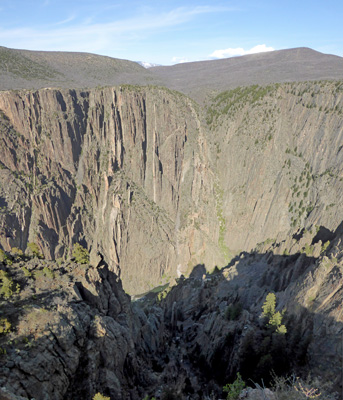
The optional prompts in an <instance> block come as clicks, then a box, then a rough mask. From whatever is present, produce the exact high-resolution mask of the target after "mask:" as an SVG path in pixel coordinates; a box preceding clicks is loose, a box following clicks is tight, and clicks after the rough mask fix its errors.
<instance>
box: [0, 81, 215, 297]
mask: <svg viewBox="0 0 343 400" xmlns="http://www.w3.org/2000/svg"><path fill="white" fill-rule="evenodd" d="M0 109H1V110H2V112H3V114H2V118H1V139H2V141H3V143H4V146H3V151H2V154H1V168H2V169H1V171H0V172H1V178H0V179H1V189H0V190H1V192H0V196H1V197H0V199H1V202H2V204H1V205H2V215H1V222H0V224H1V225H0V226H1V239H0V241H1V246H2V247H3V248H4V249H5V250H9V249H10V247H13V246H15V247H21V248H23V249H24V248H25V247H26V243H27V242H28V241H34V242H37V243H38V244H39V245H40V247H41V249H42V252H43V253H44V254H45V256H47V257H49V258H58V257H61V256H64V255H66V254H68V252H69V251H70V248H71V246H72V244H73V243H74V242H82V243H83V244H84V245H86V246H87V247H88V248H89V249H92V255H94V254H96V253H97V251H98V250H101V252H102V253H103V254H104V256H105V259H106V261H107V262H108V263H109V264H110V265H112V266H114V267H116V268H117V273H118V274H121V277H122V279H123V282H124V285H125V288H126V289H127V290H130V291H131V292H136V293H137V292H139V291H143V290H146V289H148V288H149V287H152V286H156V285H157V284H159V282H160V281H162V280H166V279H167V278H168V279H170V277H173V276H176V275H177V274H181V273H185V272H186V271H187V269H188V268H189V265H188V263H189V262H190V260H193V261H192V263H191V264H190V265H193V263H194V262H196V261H198V260H200V259H201V260H206V261H207V262H208V263H209V265H214V263H215V262H218V260H220V259H221V257H220V255H219V257H218V256H216V254H215V253H216V251H215V249H216V246H215V245H214V244H212V241H213V239H214V238H215V237H216V236H218V227H217V223H216V215H215V206H214V204H215V200H214V196H213V177H212V172H211V170H210V168H209V161H208V160H209V154H208V148H207V144H206V139H205V135H204V132H203V128H202V127H201V124H200V121H199V117H198V114H197V110H196V105H195V104H194V103H192V102H191V101H190V100H189V99H187V98H185V97H183V96H182V95H179V94H177V93H171V92H169V91H166V90H164V89H142V88H141V89H140V88H134V89H132V88H130V87H126V88H117V89H111V88H107V89H103V90H95V89H94V90H92V91H90V92H82V91H72V90H65V91H57V90H48V89H47V90H40V91H38V92H19V93H17V92H3V93H1V96H0ZM195 225H196V228H195ZM201 228H202V229H201ZM119 265H120V269H119ZM129 265H130V267H129Z"/></svg>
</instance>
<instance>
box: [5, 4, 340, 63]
mask: <svg viewBox="0 0 343 400" xmlns="http://www.w3.org/2000/svg"><path fill="white" fill-rule="evenodd" d="M342 20H343V2H342V1H341V0H339V1H336V0H335V1H331V0H325V1H324V0H321V1H317V0H312V1H307V0H297V1H282V0H281V1H275V0H273V1H263V0H256V1H245V0H241V1H219V0H211V1H210V0H208V1H205V0H200V1H193V0H184V1H179V0H173V1H169V0H165V1H163V0H159V1H157V0H140V1H138V0H137V1H132V0H127V1H114V0H112V1H110V0H97V1H93V0H92V1H91V0H68V1H65V0H35V1H33V0H0V45H1V46H6V47H11V48H19V49H29V50H61V51H82V52H91V53H96V54H102V55H107V56H111V57H116V58H123V59H129V60H133V61H148V62H152V63H158V64H163V65H170V64H175V63H177V62H183V61H198V60H207V59H215V58H222V57H229V56H234V55H243V54H249V53H253V52H259V51H266V50H272V49H275V50H279V49H286V48H292V47H311V48H313V49H315V50H318V51H321V52H323V53H330V54H336V55H339V56H343V28H342Z"/></svg>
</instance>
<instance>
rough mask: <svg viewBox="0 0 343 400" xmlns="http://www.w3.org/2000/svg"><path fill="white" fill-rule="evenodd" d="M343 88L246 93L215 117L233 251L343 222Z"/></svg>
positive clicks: (229, 99) (230, 95) (226, 96)
mask: <svg viewBox="0 0 343 400" xmlns="http://www.w3.org/2000/svg"><path fill="white" fill-rule="evenodd" d="M342 112H343V86H342V83H341V82H337V83H334V82H316V83H299V84H282V85H272V86H268V87H265V88H262V87H258V86H255V87H248V88H238V89H236V90H233V91H231V92H224V93H222V94H220V95H218V96H217V97H216V98H215V99H214V100H213V103H212V104H211V105H210V106H209V108H208V111H207V121H208V123H209V125H210V129H211V132H212V135H211V136H209V137H211V138H212V141H211V144H212V145H213V153H215V154H216V161H215V166H216V167H215V168H216V174H217V176H218V188H219V189H218V191H217V193H218V194H217V196H218V197H220V198H221V201H222V206H221V210H220V211H221V217H222V226H223V228H222V231H221V233H222V240H223V243H225V244H226V245H227V246H228V247H229V248H230V249H231V250H233V251H234V252H236V251H237V250H250V249H251V248H254V247H255V246H256V244H257V243H261V242H264V241H266V240H267V241H269V242H273V241H281V240H286V239H287V238H289V237H290V236H291V233H292V232H295V231H297V230H298V229H302V228H309V227H310V226H312V225H317V226H318V227H319V226H325V227H326V228H328V229H329V230H330V231H334V230H335V229H336V228H337V227H338V225H339V224H340V222H341V221H342V219H343V214H342V210H343V208H342V198H343V197H342V195H343V183H342V182H343V170H342V165H343V163H342V162H343V152H342V151H341V150H342V148H343V147H342V146H343V120H342Z"/></svg>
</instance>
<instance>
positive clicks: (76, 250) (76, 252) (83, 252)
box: [72, 243, 89, 264]
mask: <svg viewBox="0 0 343 400" xmlns="http://www.w3.org/2000/svg"><path fill="white" fill-rule="evenodd" d="M72 257H73V258H74V260H75V262H77V263H79V264H89V252H88V250H87V249H85V248H84V247H83V246H81V245H80V244H79V243H75V244H74V246H73V252H72Z"/></svg>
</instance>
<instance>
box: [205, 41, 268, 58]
mask: <svg viewBox="0 0 343 400" xmlns="http://www.w3.org/2000/svg"><path fill="white" fill-rule="evenodd" d="M274 50H275V49H274V48H273V47H267V46H266V45H265V44H259V45H257V46H255V47H252V48H251V49H250V50H244V49H243V47H236V48H232V47H229V48H228V49H224V50H215V51H214V52H213V53H212V54H210V55H209V57H211V58H226V57H235V56H245V55H247V54H256V53H264V52H266V51H274Z"/></svg>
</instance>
